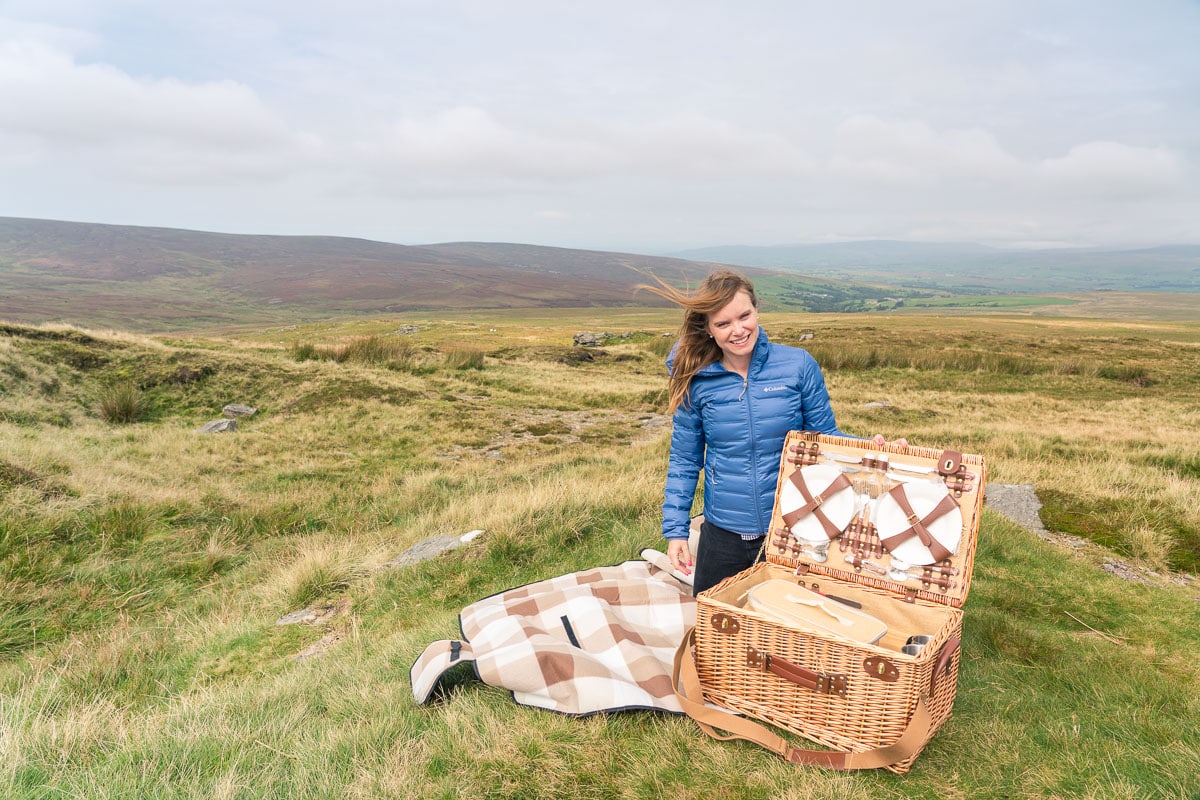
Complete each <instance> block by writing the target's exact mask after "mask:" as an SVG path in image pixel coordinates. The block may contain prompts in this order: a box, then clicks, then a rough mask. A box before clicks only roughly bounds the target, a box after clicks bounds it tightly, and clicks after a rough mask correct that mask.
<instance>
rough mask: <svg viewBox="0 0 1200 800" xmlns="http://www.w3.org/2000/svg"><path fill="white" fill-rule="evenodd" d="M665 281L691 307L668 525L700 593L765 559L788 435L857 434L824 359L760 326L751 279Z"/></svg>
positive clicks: (681, 350) (675, 380)
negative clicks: (836, 397)
mask: <svg viewBox="0 0 1200 800" xmlns="http://www.w3.org/2000/svg"><path fill="white" fill-rule="evenodd" d="M655 280H656V281H657V283H658V285H657V286H644V287H643V288H646V289H648V290H650V291H652V292H654V293H655V294H658V295H660V296H661V297H665V298H667V299H668V300H671V301H672V302H675V303H678V304H679V305H680V306H682V307H683V308H684V317H683V325H682V327H681V328H680V331H679V340H678V342H677V343H676V345H675V348H674V349H673V350H672V351H671V355H670V356H669V357H668V359H667V369H668V371H669V374H670V378H669V388H670V402H669V410H670V411H671V413H672V414H673V415H674V419H673V422H674V432H673V433H672V435H671V455H670V462H669V465H668V467H667V482H666V488H665V491H664V500H663V523H662V530H663V537H664V538H666V540H667V555H668V556H669V557H670V559H671V564H672V566H673V567H674V568H675V569H677V570H679V571H680V572H682V573H683V574H685V575H690V574H691V573H692V568H693V566H695V575H693V591H694V592H696V593H699V592H702V591H704V590H705V589H708V588H709V587H711V586H714V585H716V584H717V583H719V582H721V581H722V580H724V579H725V578H727V577H728V576H730V575H734V574H736V573H738V572H741V571H742V570H744V569H746V568H748V567H750V566H751V565H752V564H754V562H755V561H756V560H757V557H758V554H759V551H760V549H761V547H762V537H763V536H764V535H765V534H766V533H767V529H768V528H769V526H770V522H771V512H772V510H773V508H774V501H775V486H776V481H777V477H778V473H779V457H780V454H781V452H782V450H783V442H784V438H785V437H786V436H787V433H788V431H791V430H808V431H820V432H821V433H828V434H833V435H836V436H846V435H847V434H845V433H843V432H842V431H840V430H838V427H837V422H836V421H835V420H834V417H833V409H832V408H831V407H830V405H829V393H828V391H827V390H826V388H825V379H824V376H823V375H822V374H821V368H820V367H819V366H818V365H817V362H816V360H815V359H814V358H813V357H812V356H811V355H809V354H808V352H807V351H805V350H801V349H799V348H796V347H788V346H787V345H781V344H772V343H771V342H770V341H768V339H767V334H766V333H765V332H764V331H763V330H762V328H760V327H759V325H758V297H757V296H756V295H755V293H754V286H753V285H752V284H751V283H750V281H748V280H747V279H746V278H744V277H742V276H741V275H738V274H737V273H734V272H730V271H720V272H714V273H713V274H711V275H709V276H708V277H707V278H705V279H704V281H703V282H702V283H701V284H700V286H699V288H698V289H696V290H695V291H694V292H685V291H681V290H679V289H676V288H674V287H672V286H669V285H667V284H666V283H664V282H663V281H661V280H659V279H658V278H655ZM882 438H883V437H878V438H877V440H881V439H882ZM701 470H703V472H704V523H703V525H702V526H701V529H700V544H699V546H698V547H697V550H698V551H699V552H697V553H696V554H695V561H693V554H692V553H691V552H690V549H689V546H688V532H689V530H688V529H689V522H690V517H691V510H692V501H693V499H694V497H695V490H696V481H697V477H698V476H699V474H700V472H701Z"/></svg>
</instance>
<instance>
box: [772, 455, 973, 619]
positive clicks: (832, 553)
mask: <svg viewBox="0 0 1200 800" xmlns="http://www.w3.org/2000/svg"><path fill="white" fill-rule="evenodd" d="M985 466H986V465H985V464H984V460H983V458H982V457H981V456H977V455H970V454H963V453H960V452H959V451H956V450H949V449H937V448H930V447H918V446H911V445H905V446H901V445H885V446H883V447H880V446H878V445H876V444H874V443H873V442H870V441H866V440H862V439H850V438H846V437H841V436H828V435H826V434H818V433H810V432H805V431H792V432H791V433H789V434H788V436H787V440H786V441H785V443H784V447H783V453H782V454H781V456H780V463H779V483H778V485H777V487H776V491H775V508H774V511H773V513H772V516H771V528H770V530H769V531H768V533H767V541H766V545H765V546H766V550H767V560H768V561H770V562H772V563H774V564H778V565H780V566H786V567H790V568H792V569H793V570H794V571H795V572H796V573H797V574H806V573H809V572H811V573H815V574H819V575H828V576H830V577H834V578H839V579H841V580H846V581H850V582H852V583H858V584H862V585H866V586H872V587H874V588H876V589H881V590H884V591H887V592H889V593H893V594H897V595H900V596H903V597H906V598H917V597H920V598H923V599H925V600H929V601H932V602H935V603H943V604H946V605H951V606H955V607H960V606H962V604H963V602H964V601H965V600H966V597H967V590H968V589H969V587H970V583H971V569H972V566H973V565H974V561H975V546H976V542H977V541H978V533H979V519H980V514H981V511H982V509H983V492H984V482H985V480H986V468H985Z"/></svg>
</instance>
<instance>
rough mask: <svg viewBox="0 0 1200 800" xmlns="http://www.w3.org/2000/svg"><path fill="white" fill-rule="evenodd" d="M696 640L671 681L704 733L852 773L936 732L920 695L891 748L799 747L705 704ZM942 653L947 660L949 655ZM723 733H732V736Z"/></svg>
mask: <svg viewBox="0 0 1200 800" xmlns="http://www.w3.org/2000/svg"><path fill="white" fill-rule="evenodd" d="M695 642H696V629H695V628H690V629H688V632H687V633H686V634H684V637H683V641H682V642H680V644H679V649H678V650H676V651H675V666H674V670H673V672H672V674H671V682H672V684H673V685H674V687H675V697H676V698H677V699H678V700H679V704H680V706H682V707H683V710H684V712H685V713H686V714H687V715H688V716H689V717H691V718H692V719H693V720H695V722H696V724H697V725H699V726H700V729H701V730H703V731H704V732H705V733H707V734H708V735H709V736H711V737H713V738H714V739H720V740H721V741H729V740H732V739H744V740H746V741H749V742H754V743H755V744H758V745H760V746H762V747H765V748H766V749H768V750H770V751H771V752H773V753H776V754H777V755H779V756H781V757H783V758H784V759H785V760H787V761H788V762H790V763H792V764H812V765H816V766H820V767H828V768H829V769H836V770H852V769H878V768H880V767H886V766H890V765H891V764H897V763H899V762H901V761H904V760H905V759H908V758H910V757H912V756H913V755H915V754H916V753H918V752H920V750H921V747H922V746H923V745H924V744H925V742H926V741H928V740H929V737H930V735H931V734H932V731H933V718H932V717H931V716H930V715H929V709H928V707H927V703H928V697H927V696H926V695H924V694H922V695H920V696H918V697H917V704H916V707H915V708H914V709H913V715H912V718H911V719H909V721H908V727H906V728H905V729H904V732H903V733H901V734H900V738H899V739H897V740H896V741H895V742H893V743H892V744H890V745H886V746H884V747H877V748H875V749H874V750H867V751H865V752H862V753H853V752H850V751H848V750H807V749H804V748H800V747H794V746H793V745H791V744H789V743H788V741H787V740H786V739H784V738H783V737H782V736H779V735H778V734H776V733H774V732H773V731H771V730H770V729H769V728H767V727H766V726H765V725H761V724H759V723H757V722H754V721H752V720H750V719H747V718H745V717H739V716H736V715H734V714H731V713H730V712H728V711H724V710H722V709H719V708H715V707H713V706H710V705H707V704H705V702H704V693H703V687H702V686H701V684H700V675H699V673H698V672H697V671H696V658H695ZM947 649H948V648H947ZM942 652H943V656H945V652H946V651H945V650H943V651H942ZM939 663H940V662H939ZM720 731H728V733H721V732H720Z"/></svg>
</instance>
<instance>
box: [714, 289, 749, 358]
mask: <svg viewBox="0 0 1200 800" xmlns="http://www.w3.org/2000/svg"><path fill="white" fill-rule="evenodd" d="M708 333H709V335H710V336H712V337H713V341H715V342H716V343H717V346H718V347H720V348H721V353H722V355H723V358H722V359H721V360H722V361H723V362H728V363H726V366H727V367H728V366H730V365H731V364H732V365H741V364H745V363H746V362H747V361H749V359H750V353H752V352H753V351H754V343H755V342H756V341H758V309H757V308H755V307H754V303H753V302H751V300H750V294H749V293H748V292H744V291H741V292H738V293H737V294H735V295H734V296H733V299H732V300H730V301H729V302H728V303H726V304H725V305H724V306H722V307H721V309H720V310H719V311H716V312H715V313H712V314H709V315H708Z"/></svg>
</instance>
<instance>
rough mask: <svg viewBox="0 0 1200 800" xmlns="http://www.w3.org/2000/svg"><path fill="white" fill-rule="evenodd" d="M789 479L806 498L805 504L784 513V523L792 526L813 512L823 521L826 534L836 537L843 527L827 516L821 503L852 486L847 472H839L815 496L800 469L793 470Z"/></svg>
mask: <svg viewBox="0 0 1200 800" xmlns="http://www.w3.org/2000/svg"><path fill="white" fill-rule="evenodd" d="M788 480H789V481H791V484H792V486H795V487H796V489H797V490H799V492H800V496H801V497H803V498H804V505H802V506H800V508H797V509H795V510H794V511H789V512H788V513H786V514H784V515H783V524H784V525H787V526H788V527H789V528H790V527H792V525H794V524H796V523H797V522H799V521H800V520H802V519H804V518H805V517H807V516H808V515H809V514H812V515H813V516H814V517H816V518H817V521H818V522H820V523H821V527H822V528H824V529H825V535H826V536H828V537H829V538H830V539H831V540H832V539H836V538H837V537H838V536H839V535H840V534H841V532H842V529H841V528H839V527H838V526H836V525H834V524H833V522H831V521H830V519H829V517H827V516H825V512H824V511H822V510H821V504H822V503H824V502H825V501H826V500H828V499H829V498H830V497H832V496H833V495H835V494H837V493H838V492H840V491H842V490H843V489H849V488H850V487H851V484H850V479H849V478H847V477H846V475H845V473H843V472H839V473H838V475H837V477H836V478H834V479H833V482H832V483H830V484H829V485H828V486H826V487H825V488H824V489H823V490H822V491H820V492H819V493H817V494H816V495H815V496H814V495H813V494H812V493H810V492H809V491H808V487H807V486H805V485H804V476H803V475H801V474H800V470H796V471H795V472H793V473H792V474H791V476H790V477H789V478H788Z"/></svg>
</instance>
